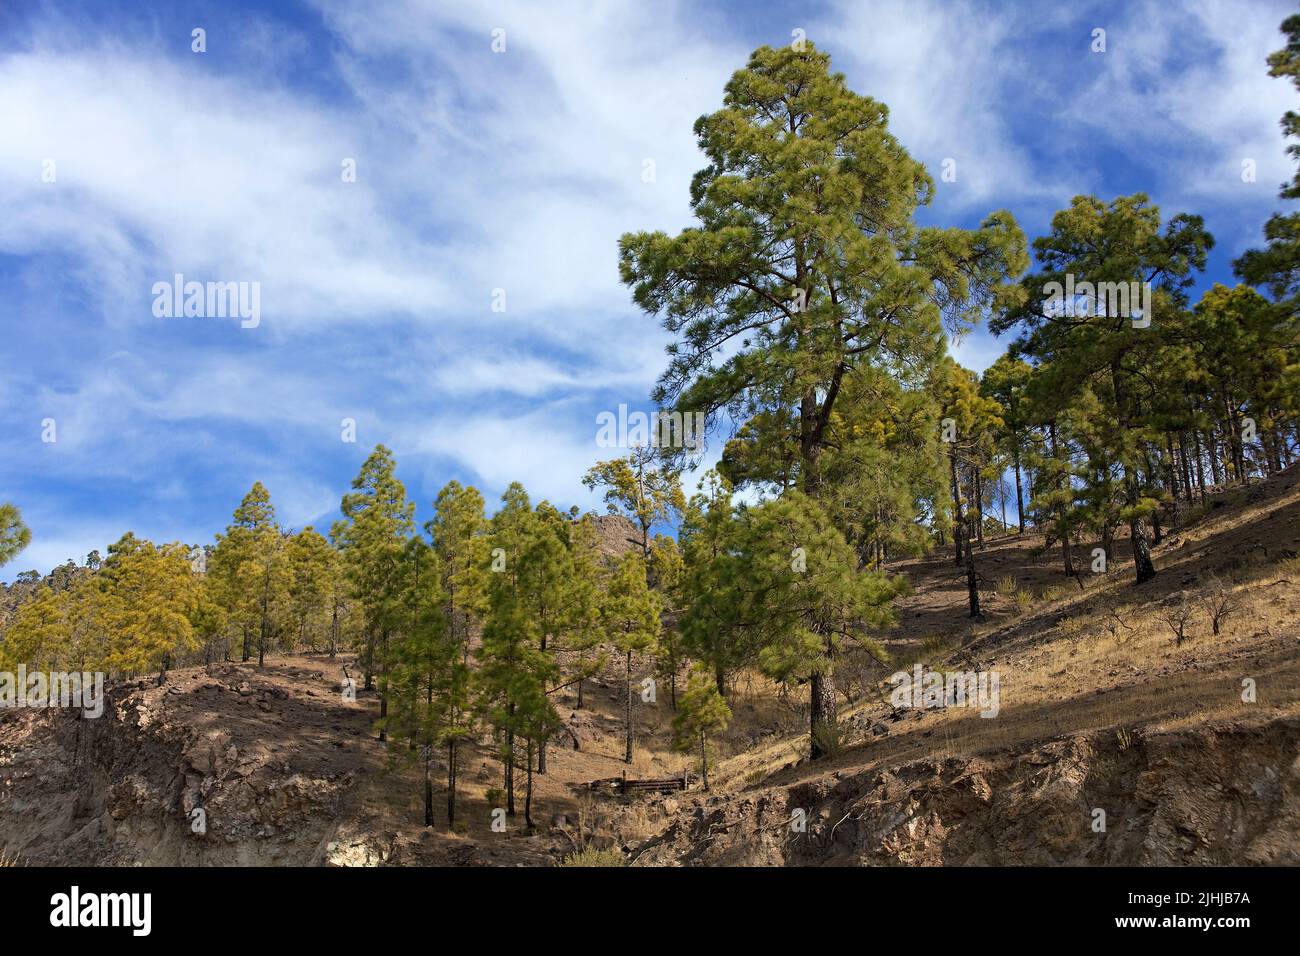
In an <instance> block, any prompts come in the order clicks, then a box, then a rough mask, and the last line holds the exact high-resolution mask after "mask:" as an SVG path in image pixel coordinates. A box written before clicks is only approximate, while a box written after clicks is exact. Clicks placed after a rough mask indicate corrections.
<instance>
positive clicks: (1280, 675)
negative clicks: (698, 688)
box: [0, 467, 1300, 865]
mask: <svg viewBox="0 0 1300 956" xmlns="http://www.w3.org/2000/svg"><path fill="white" fill-rule="evenodd" d="M601 521H602V531H603V533H604V537H605V539H606V542H607V543H606V550H607V551H608V553H610V554H611V555H612V554H616V553H619V551H620V550H623V549H630V548H632V547H635V542H636V540H637V537H636V530H635V528H634V527H633V526H632V525H631V524H630V523H629V522H626V521H624V520H623V519H617V518H602V519H601ZM1297 541H1300V467H1293V468H1292V469H1290V470H1288V471H1287V472H1284V473H1282V474H1281V475H1277V476H1275V477H1274V478H1273V479H1271V480H1270V481H1269V482H1268V483H1262V484H1259V485H1256V486H1252V487H1250V488H1246V489H1234V490H1229V491H1224V492H1222V493H1221V494H1220V495H1216V496H1215V497H1214V499H1213V500H1212V501H1210V502H1209V503H1208V504H1207V505H1206V507H1205V508H1204V509H1202V510H1201V511H1199V512H1198V513H1196V514H1193V515H1190V516H1186V517H1185V519H1184V520H1183V521H1182V522H1181V523H1180V525H1179V526H1178V527H1177V528H1175V529H1174V530H1173V532H1171V534H1170V535H1169V536H1168V537H1167V538H1166V539H1165V540H1164V542H1162V544H1161V545H1160V546H1159V547H1158V548H1157V550H1156V560H1157V565H1158V567H1159V568H1160V574H1159V575H1158V576H1157V578H1156V579H1155V580H1154V581H1152V582H1149V583H1148V584H1146V585H1143V586H1142V587H1141V588H1135V587H1134V586H1133V585H1132V584H1131V583H1130V581H1131V575H1130V574H1129V573H1128V569H1126V568H1125V567H1123V566H1122V564H1121V565H1120V566H1117V567H1113V568H1112V569H1111V570H1110V573H1108V574H1100V575H1093V576H1090V577H1088V578H1085V579H1084V580H1083V581H1082V583H1079V582H1076V581H1075V580H1073V579H1069V578H1064V577H1063V576H1062V575H1061V574H1060V573H1059V571H1057V570H1056V568H1055V566H1054V563H1053V562H1054V556H1053V555H1051V554H1047V555H1044V554H1042V553H1040V549H1041V543H1042V542H1041V538H1034V537H1032V536H1031V537H1030V538H1029V539H1028V540H1023V541H1022V540H1019V539H1017V538H1015V537H1008V538H1003V539H999V540H990V541H988V542H987V543H986V544H987V547H986V548H985V550H983V551H981V552H980V553H979V562H980V566H981V574H982V575H983V576H984V578H985V585H984V587H985V589H986V594H985V607H986V617H985V618H984V619H983V620H979V621H971V620H970V619H969V618H968V617H966V612H965V605H964V599H965V594H964V587H963V583H962V581H961V579H960V577H959V576H958V575H956V574H954V572H953V567H952V562H951V558H950V557H947V556H944V555H933V556H931V557H929V558H926V559H924V560H916V561H908V562H901V563H899V564H897V565H895V566H894V567H893V569H892V570H895V571H898V572H902V573H906V574H907V575H908V576H909V578H910V579H911V580H912V582H913V585H914V587H913V590H912V593H911V594H910V595H908V596H907V597H906V598H904V599H902V600H901V601H900V603H899V606H898V609H897V611H898V618H899V626H898V627H897V628H896V629H895V630H894V631H893V632H892V634H891V635H890V637H889V639H888V649H889V651H890V652H891V654H892V656H893V659H892V661H891V662H890V663H889V664H879V663H875V662H873V661H871V660H869V659H866V658H862V659H857V658H849V659H846V660H845V661H844V662H843V667H842V671H841V673H840V675H839V683H840V690H841V692H842V695H843V698H844V699H843V700H842V704H843V706H844V709H843V712H842V715H841V716H842V727H843V730H844V733H843V739H842V741H841V746H840V749H839V752H838V753H836V754H834V755H832V756H830V757H827V758H826V759H824V760H819V761H816V762H809V761H808V760H807V759H806V758H805V734H806V729H805V728H806V720H807V711H806V705H805V703H804V702H803V700H802V699H801V698H802V695H801V694H799V693H798V692H797V691H796V692H794V693H789V694H783V693H781V692H780V689H779V688H776V687H773V686H772V685H770V684H768V683H767V682H766V681H763V680H762V679H761V678H759V677H758V676H757V675H753V674H746V675H742V676H741V679H740V680H738V681H737V682H736V686H735V687H734V689H733V691H732V699H731V706H732V710H733V713H734V718H733V722H732V726H731V727H730V728H729V730H728V731H727V733H726V734H725V735H723V737H722V738H721V739H720V740H719V741H718V745H719V749H720V757H721V759H720V762H719V766H718V767H717V769H716V771H715V774H714V781H713V782H714V789H713V791H712V792H710V793H705V792H702V791H701V790H700V789H699V788H698V786H696V787H695V788H694V789H692V791H691V792H689V793H686V794H673V795H667V796H660V797H648V798H644V799H640V798H638V799H624V798H621V797H616V796H610V795H608V794H606V793H603V792H601V791H599V790H593V789H592V788H591V787H590V786H589V784H591V783H592V782H594V781H599V780H606V779H609V778H615V777H618V776H619V775H620V774H622V773H623V772H626V773H627V774H628V775H629V776H631V777H652V776H653V777H662V776H669V775H674V774H680V773H681V772H683V771H684V770H687V769H689V768H690V766H691V758H690V757H689V756H687V755H683V754H679V753H676V752H674V751H673V750H671V748H670V747H669V745H668V742H669V739H670V724H671V720H672V716H673V713H672V708H671V704H670V699H669V694H667V693H661V694H660V695H659V698H658V700H657V701H656V702H655V703H653V704H645V705H643V706H638V707H637V708H636V710H635V713H634V720H635V728H634V729H635V735H636V749H635V759H634V762H633V764H632V765H631V766H630V767H629V766H628V765H627V764H625V763H623V761H622V759H621V758H622V749H623V743H622V739H621V733H620V731H621V723H620V721H621V718H622V707H623V699H624V695H625V691H624V688H623V685H622V682H621V679H620V678H621V674H620V669H619V667H618V665H617V662H611V665H610V669H609V671H608V672H607V673H604V674H600V675H597V676H596V678H595V679H593V680H590V681H587V682H586V683H585V685H584V698H583V701H582V706H581V707H579V706H578V703H579V702H578V699H577V690H576V688H573V687H568V688H564V689H563V690H561V691H560V692H558V694H557V704H558V706H559V710H560V714H561V717H562V718H563V720H564V721H565V729H564V730H563V731H562V732H561V733H559V734H557V735H556V737H555V739H554V743H553V745H552V746H551V748H550V749H549V752H548V772H547V774H546V775H545V776H537V777H535V780H534V791H535V792H534V805H533V818H534V821H535V822H536V823H537V827H536V828H535V830H533V831H531V832H529V831H527V830H526V828H525V827H524V821H523V813H522V798H523V794H522V787H523V781H522V780H521V781H520V782H519V787H520V795H519V796H520V813H519V815H518V816H517V817H515V818H512V819H510V820H509V821H508V824H507V826H506V828H505V830H504V832H500V831H499V830H498V829H494V828H493V826H492V820H493V810H494V809H495V808H496V807H497V806H499V805H500V803H501V794H500V787H501V776H500V765H499V763H498V762H497V761H496V760H495V758H494V755H493V749H492V746H491V741H490V740H487V739H484V740H481V741H479V742H478V745H477V746H476V747H472V748H467V752H466V753H465V755H464V758H463V761H462V766H461V770H460V801H459V805H458V810H457V828H456V832H454V833H451V834H448V833H446V832H444V831H445V827H443V826H441V825H440V826H439V827H436V828H433V829H428V828H425V827H423V826H422V809H423V804H422V788H421V776H420V771H419V768H418V767H417V765H416V763H417V762H416V761H414V760H412V759H410V757H411V755H410V754H407V753H405V752H404V751H403V750H402V749H401V748H399V749H398V750H396V751H392V750H389V749H387V748H386V747H385V745H384V744H382V743H380V742H379V741H378V740H377V739H376V738H375V734H374V732H373V726H374V721H375V719H376V717H377V714H378V701H377V696H376V695H375V694H374V693H373V692H364V691H362V692H361V693H360V694H359V695H358V696H357V698H356V700H349V699H346V698H345V697H344V695H343V694H342V693H341V683H342V681H343V679H344V677H345V676H347V675H348V673H351V674H356V667H355V662H354V661H353V660H352V658H350V657H345V656H344V657H339V658H337V659H330V658H328V657H325V656H317V655H302V656H290V657H275V658H269V659H268V662H267V667H266V668H265V669H263V670H259V669H258V668H257V667H256V666H255V662H250V663H248V664H226V663H222V664H214V665H211V666H208V667H188V668H179V669H177V670H175V671H173V672H172V673H171V674H170V675H169V678H168V682H167V684H166V685H164V686H162V687H158V686H155V684H154V682H153V681H152V680H141V681H135V682H130V683H127V684H123V685H119V686H117V687H114V688H112V693H111V698H112V706H111V708H110V710H109V714H106V715H105V717H103V718H101V719H98V720H95V719H83V718H81V717H80V716H79V715H78V714H76V713H75V712H73V713H69V712H62V711H58V712H56V711H51V712H33V711H27V710H0V853H2V854H3V855H4V856H5V857H6V858H9V859H17V860H18V861H20V862H23V863H31V864H74V863H76V864H107V865H131V864H147V865H152V864H204V865H228V864H248V863H259V864H285V865H322V864H323V865H380V864H386V865H405V864H451V865H553V864H555V863H558V862H560V861H561V860H563V859H564V858H565V857H566V856H567V855H569V854H571V853H572V852H573V851H574V850H575V849H578V848H581V847H595V848H602V849H612V850H615V851H617V852H618V854H619V855H621V856H622V857H623V859H624V861H625V862H627V863H632V864H635V865H701V864H707V865H718V864H724V865H726V864H762V865H823V864H830V865H834V864H891V865H918V864H961V865H982V864H1008V863H1016V864H1032V863H1046V864H1153V863H1155V864H1159V863H1180V864H1182V863H1188V864H1215V863H1223V864H1229V863H1230V864H1241V863H1259V864H1273V863H1289V864H1295V863H1300V653H1297V649H1298V648H1297V644H1298V642H1300V562H1298V561H1297V559H1296V557H1295V548H1296V543H1297ZM1086 547H1087V544H1085V548H1086ZM1224 593H1226V595H1227V598H1228V603H1229V605H1230V607H1231V610H1230V612H1229V613H1228V615H1227V616H1226V617H1225V618H1224V620H1223V621H1222V622H1221V625H1222V626H1221V633H1220V634H1217V635H1216V634H1214V633H1213V631H1212V627H1211V623H1210V621H1209V619H1208V617H1207V615H1206V613H1205V612H1204V611H1203V610H1200V609H1201V608H1202V607H1203V605H1202V603H1200V602H1203V601H1204V600H1205V599H1206V598H1207V597H1209V596H1212V595H1213V594H1220V595H1222V594H1224ZM1184 604H1185V605H1188V606H1191V607H1194V608H1197V609H1198V610H1196V611H1195V613H1194V614H1193V615H1192V617H1191V620H1190V623H1189V625H1188V627H1187V629H1186V633H1185V635H1184V638H1183V640H1181V641H1179V640H1177V639H1176V638H1175V635H1174V632H1173V630H1172V629H1171V627H1170V625H1169V624H1168V619H1169V617H1170V613H1169V611H1170V608H1171V607H1175V606H1181V605H1184ZM914 663H923V664H924V665H925V666H927V667H932V668H935V669H940V670H945V669H947V670H950V669H954V668H960V669H972V670H985V671H991V670H996V671H998V672H999V674H1000V676H1001V705H1000V710H999V713H998V716H997V717H996V718H993V719H985V718H982V717H981V716H980V715H979V714H978V712H976V711H974V710H971V709H955V708H945V709H937V710H936V709H916V708H911V707H899V706H895V704H894V702H893V701H891V700H890V696H889V693H888V691H889V687H890V685H889V684H888V683H887V681H886V680H885V678H887V676H888V674H889V673H890V672H891V671H892V670H894V669H896V668H898V667H910V666H912V665H913V664H914ZM642 670H643V671H644V672H648V663H647V662H643V663H642ZM640 676H641V675H640V673H638V675H637V679H638V680H639V678H640ZM1248 685H1249V687H1250V688H1251V689H1252V690H1253V693H1250V694H1248V693H1246V691H1245V688H1246V687H1247V686H1248ZM110 714H111V719H110ZM439 759H440V760H441V758H439ZM444 773H445V767H444V766H443V765H442V764H441V763H438V765H437V767H436V769H435V775H436V776H435V779H436V781H437V787H438V793H437V797H436V799H437V800H438V801H439V806H438V818H439V822H440V824H441V823H442V822H443V821H445V812H444V810H443V807H442V804H441V801H442V800H443V796H442V775H443V774H444ZM196 811H201V813H197V814H196ZM1099 811H1100V812H1102V813H1104V821H1105V828H1104V830H1100V829H1098V821H1099V820H1100V819H1101V817H1100V816H1099ZM796 823H797V825H795V824H796Z"/></svg>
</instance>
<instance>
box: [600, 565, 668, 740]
mask: <svg viewBox="0 0 1300 956" xmlns="http://www.w3.org/2000/svg"><path fill="white" fill-rule="evenodd" d="M659 612H660V602H659V599H658V596H657V595H656V594H655V593H654V592H653V591H652V590H650V586H649V583H648V582H647V580H646V564H645V562H644V561H643V560H642V559H641V556H640V555H638V554H635V553H628V554H625V555H623V557H622V559H621V560H620V561H619V562H618V563H617V564H616V565H615V566H614V568H613V569H612V570H611V571H610V573H609V578H608V583H607V585H606V588H605V595H604V603H603V604H602V606H601V619H602V621H603V623H604V627H605V634H606V637H607V638H608V640H609V641H610V643H612V644H613V645H614V647H615V648H616V649H617V650H618V652H619V653H620V654H622V655H623V662H624V665H623V677H624V682H625V684H626V691H627V694H626V697H625V699H624V706H623V740H624V752H623V762H624V763H629V764H630V763H631V762H632V665H633V660H634V657H635V655H637V654H644V653H652V652H653V651H654V649H655V645H656V643H657V642H658V638H659V627H660V622H659Z"/></svg>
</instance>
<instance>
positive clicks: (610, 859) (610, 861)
mask: <svg viewBox="0 0 1300 956" xmlns="http://www.w3.org/2000/svg"><path fill="white" fill-rule="evenodd" d="M623 865H624V860H623V854H622V853H620V852H619V851H618V850H616V849H615V848H614V847H608V848H606V849H604V850H597V849H596V848H595V847H594V846H589V847H587V848H586V849H585V850H579V851H578V852H577V853H570V854H569V855H568V856H566V857H565V858H564V859H563V860H561V861H560V866H578V867H597V866H623Z"/></svg>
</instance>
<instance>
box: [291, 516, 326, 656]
mask: <svg viewBox="0 0 1300 956" xmlns="http://www.w3.org/2000/svg"><path fill="white" fill-rule="evenodd" d="M286 558H287V560H288V570H289V580H288V595H287V596H288V601H289V607H290V610H291V613H292V617H293V622H294V625H295V629H296V632H297V633H296V640H295V643H296V644H299V645H302V644H306V645H307V646H309V647H311V648H312V650H316V647H317V644H316V636H317V632H316V630H315V628H317V627H319V626H320V625H322V624H323V620H322V618H323V617H324V614H325V612H326V610H327V609H329V608H330V601H331V599H332V597H333V593H334V576H335V574H336V573H337V557H336V555H335V552H334V549H333V548H332V547H331V546H330V543H329V542H328V541H326V540H325V538H324V537H323V536H322V535H320V534H318V533H317V532H316V530H315V529H314V528H312V527H311V526H310V525H308V526H307V527H306V528H303V529H302V530H301V531H299V532H298V533H297V534H295V535H293V536H292V537H291V538H290V539H289V542H288V545H287V554H286ZM309 629H311V630H310V632H309Z"/></svg>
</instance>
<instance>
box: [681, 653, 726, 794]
mask: <svg viewBox="0 0 1300 956" xmlns="http://www.w3.org/2000/svg"><path fill="white" fill-rule="evenodd" d="M730 720H731V708H730V707H728V706H727V702H726V701H725V700H723V698H722V695H721V694H720V693H718V687H717V683H716V682H715V681H714V679H713V675H712V674H710V673H709V671H708V668H707V667H696V668H694V669H692V671H691V673H690V676H689V678H688V679H687V682H686V690H685V691H684V692H683V694H682V701H681V707H680V708H679V709H678V711H677V715H676V716H675V717H674V718H673V746H675V747H676V748H677V749H678V750H682V751H687V750H696V749H697V748H698V752H699V755H700V779H701V780H702V781H703V783H704V789H705V790H708V789H709V735H710V734H719V733H721V732H722V731H724V730H726V729H727V724H728V723H729V722H730Z"/></svg>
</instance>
